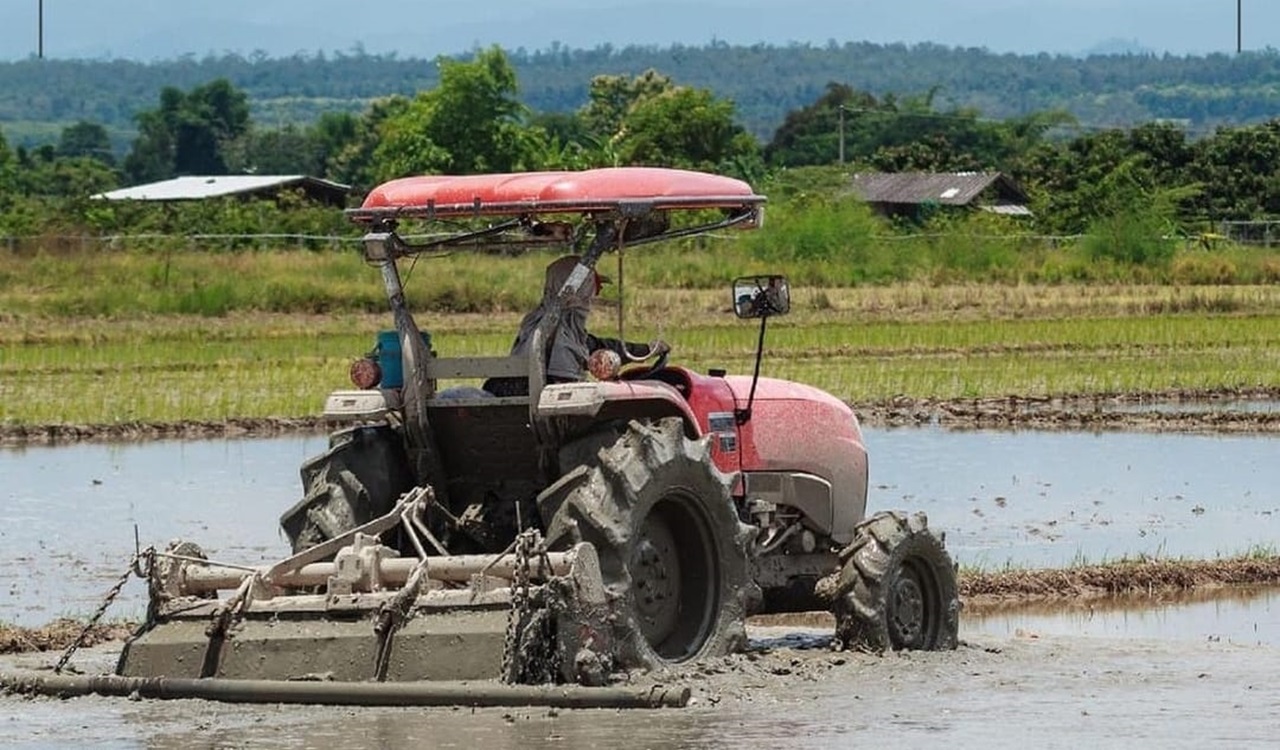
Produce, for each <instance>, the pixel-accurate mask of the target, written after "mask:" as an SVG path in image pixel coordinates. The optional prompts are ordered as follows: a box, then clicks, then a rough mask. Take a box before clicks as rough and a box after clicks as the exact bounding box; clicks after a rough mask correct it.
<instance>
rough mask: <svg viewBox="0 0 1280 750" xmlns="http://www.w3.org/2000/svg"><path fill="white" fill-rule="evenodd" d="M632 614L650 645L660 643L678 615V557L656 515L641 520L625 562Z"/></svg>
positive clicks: (669, 535)
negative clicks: (632, 596) (642, 526)
mask: <svg viewBox="0 0 1280 750" xmlns="http://www.w3.org/2000/svg"><path fill="white" fill-rule="evenodd" d="M628 570H629V571H630V573H631V581H632V584H633V585H634V587H635V588H634V592H635V593H634V597H635V609H636V615H637V617H638V618H639V620H640V629H641V630H642V631H643V632H644V636H645V639H646V640H648V642H649V643H650V644H651V645H655V646H656V645H657V644H660V643H662V642H663V641H664V640H665V639H666V638H667V636H669V635H670V634H671V633H672V632H673V631H674V630H675V628H676V625H677V624H678V618H679V615H680V580H681V579H680V575H681V572H680V557H679V549H678V548H677V547H676V542H675V537H674V535H673V534H672V533H671V529H670V528H669V527H668V526H667V524H666V523H665V522H663V521H662V520H661V519H659V518H655V517H654V516H653V515H650V517H649V518H647V519H646V520H645V523H644V529H643V532H642V534H641V536H640V539H639V540H638V541H637V542H636V545H635V547H634V549H633V551H632V555H631V563H630V565H628Z"/></svg>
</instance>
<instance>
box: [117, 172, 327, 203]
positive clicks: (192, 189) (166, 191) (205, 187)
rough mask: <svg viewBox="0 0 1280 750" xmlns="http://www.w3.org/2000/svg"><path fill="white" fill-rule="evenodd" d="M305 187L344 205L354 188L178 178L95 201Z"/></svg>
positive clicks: (291, 178) (262, 179)
mask: <svg viewBox="0 0 1280 750" xmlns="http://www.w3.org/2000/svg"><path fill="white" fill-rule="evenodd" d="M289 188H301V189H302V190H303V191H304V192H305V193H306V194H307V195H308V196H310V197H311V198H312V199H314V200H318V201H323V202H325V203H332V204H335V205H343V204H344V203H345V202H346V198H347V193H349V192H351V186H350V185H343V184H341V183H337V182H331V181H329V180H322V179H320V178H319V177H308V176H307V175H221V176H216V177H200V176H190V177H175V178H173V179H171V180H163V181H161V182H150V183H147V184H145V185H134V186H133V187H127V188H120V189H118V190H112V191H109V192H106V193H98V194H97V195H94V196H93V198H94V199H97V200H108V201H198V200H205V199H207V198H222V197H227V196H235V195H262V194H268V195H269V194H274V193H278V192H279V191H281V190H285V189H289Z"/></svg>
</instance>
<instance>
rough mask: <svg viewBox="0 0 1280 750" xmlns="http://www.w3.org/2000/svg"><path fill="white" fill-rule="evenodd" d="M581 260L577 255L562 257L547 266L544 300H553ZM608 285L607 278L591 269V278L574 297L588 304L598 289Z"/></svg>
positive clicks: (543, 292)
mask: <svg viewBox="0 0 1280 750" xmlns="http://www.w3.org/2000/svg"><path fill="white" fill-rule="evenodd" d="M581 260H582V258H581V257H580V256H577V255H564V256H561V257H559V258H556V259H555V260H553V261H551V263H550V264H548V265H547V274H546V281H545V282H544V283H543V285H542V298H543V299H544V300H551V299H554V298H555V296H556V295H557V294H559V293H560V289H561V287H563V286H564V284H565V282H566V281H568V280H569V275H570V274H572V273H573V269H574V268H576V267H577V265H578V262H579V261H581ZM608 283H609V277H607V276H604V275H603V274H600V273H598V272H596V271H595V270H594V269H592V271H591V278H590V279H588V280H587V282H586V283H585V284H583V285H582V287H581V288H579V289H578V291H577V293H576V294H575V295H574V296H575V297H576V298H577V299H578V300H580V301H582V302H590V301H591V298H592V297H594V296H596V295H597V294H599V293H600V289H601V288H602V287H603V286H604V285H605V284H608Z"/></svg>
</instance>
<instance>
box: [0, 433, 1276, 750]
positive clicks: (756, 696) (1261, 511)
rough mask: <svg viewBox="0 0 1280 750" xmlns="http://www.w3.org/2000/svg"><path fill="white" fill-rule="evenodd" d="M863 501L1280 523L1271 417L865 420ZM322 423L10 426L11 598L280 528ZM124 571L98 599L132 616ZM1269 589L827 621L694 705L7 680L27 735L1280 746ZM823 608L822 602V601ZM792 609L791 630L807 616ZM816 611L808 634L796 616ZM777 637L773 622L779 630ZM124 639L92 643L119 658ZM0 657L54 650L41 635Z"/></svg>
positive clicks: (346, 742) (753, 657) (87, 740)
mask: <svg viewBox="0 0 1280 750" xmlns="http://www.w3.org/2000/svg"><path fill="white" fill-rule="evenodd" d="M866 437H867V442H868V445H869V446H870V447H871V451H872V489H871V497H870V505H871V509H872V510H879V509H887V508H904V509H911V510H917V509H918V510H924V511H926V512H927V513H928V514H929V517H930V522H931V525H933V526H935V527H937V528H939V529H944V530H946V532H947V544H948V547H949V549H950V550H951V552H952V554H953V556H954V557H955V558H956V560H957V561H958V562H959V563H960V564H961V565H962V566H976V567H982V568H984V569H998V568H1001V567H1003V566H1018V567H1060V566H1065V565H1071V564H1072V563H1076V562H1106V561H1109V560H1117V559H1120V558H1134V557H1140V556H1160V557H1188V558H1205V557H1209V558H1211V557H1215V556H1220V555H1236V554H1240V553H1242V552H1247V551H1250V550H1252V549H1270V550H1272V551H1274V547H1275V545H1276V543H1277V540H1280V460H1277V448H1278V447H1280V442H1277V439H1278V438H1277V437H1276V436H1268V435H1252V436H1243V435H1212V434H1160V433H1138V432H1134V433H1130V432H1106V433H1099V434H1094V433H1087V432H1061V431H1053V432H1034V431H1016V432H1008V431H1006V432H999V431H950V430H946V429H943V428H940V427H936V426H934V427H924V428H896V429H882V428H877V429H868V430H866ZM324 443H325V438H324V437H321V436H305V437H297V436H295V437H282V438H281V437H277V438H268V439H235V440H202V441H165V442H150V443H126V444H104V443H77V444H71V445H64V446H32V447H27V448H8V449H0V478H2V479H3V482H0V506H2V507H3V510H4V513H3V519H2V520H0V620H4V621H8V622H14V623H18V624H26V625H38V624H43V623H46V622H48V621H50V620H52V619H54V618H56V617H59V616H80V617H83V616H85V615H87V614H89V613H91V612H92V611H93V610H94V609H95V608H96V607H97V606H98V604H99V602H100V601H101V598H102V595H103V593H104V592H105V591H106V590H107V589H108V588H110V587H111V585H112V584H114V583H115V582H116V580H117V579H118V578H119V576H120V575H121V574H122V573H123V572H124V570H125V566H126V564H127V562H128V560H129V558H130V556H131V555H132V554H133V551H134V544H135V542H134V534H135V528H136V530H137V534H138V537H139V539H140V542H141V544H142V545H143V546H147V545H150V544H157V545H160V544H163V543H165V542H166V541H168V540H169V539H171V538H174V537H182V538H186V539H191V540H195V541H198V542H200V543H201V544H202V545H203V546H204V547H205V548H206V550H207V551H208V552H209V553H210V555H211V556H212V557H214V558H216V559H221V560H226V561H233V562H241V563H248V562H257V561H266V560H270V559H274V558H277V557H279V556H281V555H283V554H285V552H286V551H287V546H286V543H285V542H284V540H283V539H282V538H281V536H280V535H279V533H278V532H277V519H278V516H279V514H280V513H281V512H282V511H283V510H284V509H285V508H287V507H288V506H289V505H291V504H292V503H293V502H295V500H296V499H297V497H298V494H299V481H298V476H297V467H298V466H299V464H300V463H301V462H302V461H303V459H305V458H306V457H308V456H310V455H312V454H314V453H317V452H319V451H321V450H323V447H324ZM144 595H145V594H144V591H143V590H142V587H141V584H140V583H139V582H137V581H131V582H130V583H129V585H128V586H126V588H125V589H124V592H123V594H122V596H121V598H120V600H119V602H118V603H117V604H116V605H115V606H114V607H113V608H112V609H111V610H110V612H109V616H114V617H129V618H133V617H137V616H139V615H140V614H141V612H142V606H143V601H144ZM1278 605H1280V592H1278V591H1277V590H1276V589H1268V588H1251V589H1246V588H1232V589H1229V590H1196V591H1193V592H1188V593H1184V594H1178V595H1167V596H1162V597H1161V598H1146V599H1143V600H1142V601H1141V602H1135V601H1134V600H1133V599H1117V600H1107V599H1091V600H1088V601H1078V602H1073V601H1068V602H1058V603H1055V604H1053V605H1045V606H1039V607H1038V608H1028V607H1026V606H1020V607H1016V608H1010V607H1005V608H992V607H985V608H982V609H974V610H973V611H966V612H965V614H964V617H963V619H962V625H961V628H962V638H963V639H964V643H963V645H962V646H961V648H960V649H959V650H958V651H957V652H947V653H936V654H918V653H916V654H912V653H908V654H890V655H886V656H871V655H864V654H835V653H832V652H830V651H828V650H825V649H823V648H813V649H799V650H796V649H792V648H779V647H772V646H771V644H774V643H788V642H789V643H804V642H806V639H807V641H808V642H812V643H815V644H817V645H819V646H821V645H822V643H823V641H822V637H823V631H822V629H821V627H816V628H815V627H812V626H806V625H803V624H799V625H795V626H791V627H782V628H777V627H773V628H766V627H759V626H758V627H755V628H753V631H752V634H753V638H754V640H753V643H754V644H755V647H756V650H755V651H754V652H752V653H750V654H746V655H741V656H740V657H734V660H733V661H731V662H730V663H728V664H726V665H721V666H718V667H715V666H713V667H711V668H709V669H706V670H694V671H692V672H691V673H686V674H683V675H679V676H678V679H680V680H681V681H683V682H685V683H687V684H691V685H692V686H693V688H694V695H695V702H694V704H693V705H692V706H691V707H690V708H688V709H683V710H679V711H671V710H668V711H664V712H663V713H662V715H661V718H660V719H659V718H657V717H655V716H654V715H653V714H651V713H647V712H640V713H631V714H627V713H620V712H615V711H561V712H557V711H549V710H547V709H521V710H502V709H492V710H472V709H457V710H448V709H433V710H414V709H345V708H338V709H335V708H320V707H282V706H235V705H222V704H209V703H201V702H196V701H179V702H176V703H168V702H148V701H142V702H134V701H126V700H119V699H100V698H81V699H75V700H73V701H69V702H67V701H57V700H48V699H36V700H30V699H21V698H17V697H13V696H8V697H4V696H0V745H4V746H11V747H22V748H44V747H64V746H68V745H88V744H92V745H96V746H99V747H103V748H114V747H121V748H136V747H148V748H183V749H184V750H189V749H191V748H227V747H279V748H310V747H323V748H348V747H350V748H357V747H403V746H409V745H411V744H414V745H416V744H426V745H429V746H432V747H475V746H484V747H496V748H503V747H513V748H514V747H521V748H527V747H534V748H544V747H557V748H584V747H598V746H609V747H616V748H632V747H637V748H638V747H645V748H677V747H679V748H685V747H693V748H700V747H720V746H726V745H730V746H740V747H747V748H756V747H760V748H763V747H770V748H774V747H818V748H823V747H833V748H834V747H848V746H851V745H854V744H876V743H893V744H895V745H904V746H924V745H926V744H932V743H937V742H946V743H947V744H948V745H950V746H956V747H977V746H981V747H983V748H1003V747H1028V746H1035V747H1065V746H1076V745H1079V744H1088V743H1092V744H1096V745H1098V746H1103V747H1107V746H1120V745H1124V744H1131V743H1133V742H1135V741H1141V742H1144V743H1152V744H1153V745H1158V746H1164V747H1181V746H1187V747H1190V746H1195V747H1203V746H1206V745H1208V746H1220V745H1230V746H1233V747H1269V746H1271V743H1272V742H1273V738H1274V737H1275V736H1277V734H1278V733H1280V716H1277V713H1276V711H1275V708H1276V707H1277V706H1280V687H1277V686H1276V683H1275V680H1274V674H1275V673H1276V671H1277V670H1278V669H1280V636H1277V635H1276V634H1277V633H1280V616H1278V615H1277V613H1276V607H1277V606H1278ZM816 624H817V625H819V626H820V624H821V623H820V622H819V623H816ZM797 633H799V634H800V635H801V636H804V637H801V638H799V640H797V639H796V635H797ZM805 633H809V635H807V636H805ZM779 636H785V639H784V640H782V641H778V640H776V639H777V637H779ZM112 658H113V654H112V653H111V649H110V648H109V647H108V648H106V649H96V650H94V651H92V652H89V653H87V654H84V655H82V656H80V657H78V658H77V662H76V664H77V666H78V667H80V668H81V669H85V670H89V671H106V670H109V669H110V668H111V665H112V661H111V660H112ZM8 659H9V661H8V662H0V669H7V668H11V667H12V666H14V665H17V666H35V667H38V666H42V665H47V664H48V663H49V662H51V661H52V658H51V656H50V655H48V654H28V655H23V656H21V657H9V658H8Z"/></svg>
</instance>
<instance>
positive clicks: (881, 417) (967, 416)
mask: <svg viewBox="0 0 1280 750" xmlns="http://www.w3.org/2000/svg"><path fill="white" fill-rule="evenodd" d="M1243 401H1260V402H1265V401H1276V402H1280V389H1277V388H1249V389H1243V388H1242V389H1225V390H1214V391H1203V390H1186V391H1171V392H1165V393H1114V394H1093V395H1078V396H1057V397H1043V398H1040V397H1026V396H1009V397H1004V398H984V399H914V398H906V397H899V398H893V399H888V400H885V401H873V402H865V403H863V402H855V403H854V404H853V407H854V410H855V411H856V412H857V413H858V416H859V418H860V419H861V420H862V423H863V424H865V425H869V426H877V427H909V426H926V425H938V426H941V427H947V428H952V429H1036V430H1141V431H1148V432H1223V433H1275V432H1280V408H1276V409H1270V410H1252V411H1250V410H1243V409H1234V408H1230V404H1231V403H1233V402H1243ZM327 429H328V425H326V424H325V421H324V419H323V418H322V417H288V418H260V419H251V418H235V419H227V420H221V421H195V420H188V421H180V422H159V423H157V422H122V423H119V424H106V425H93V424H83V425H78V424H49V425H0V445H57V444H62V443H74V442H81V441H98V442H122V441H123V442H127V441H142V440H174V439H180V440H201V439H210V438H228V437H272V436H276V435H289V434H319V433H323V432H325V431H326V430H327Z"/></svg>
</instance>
